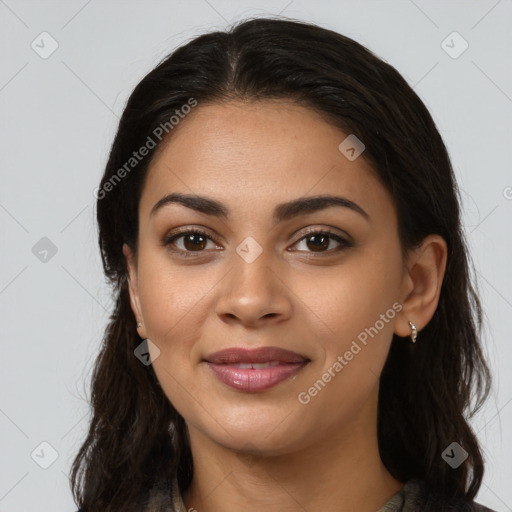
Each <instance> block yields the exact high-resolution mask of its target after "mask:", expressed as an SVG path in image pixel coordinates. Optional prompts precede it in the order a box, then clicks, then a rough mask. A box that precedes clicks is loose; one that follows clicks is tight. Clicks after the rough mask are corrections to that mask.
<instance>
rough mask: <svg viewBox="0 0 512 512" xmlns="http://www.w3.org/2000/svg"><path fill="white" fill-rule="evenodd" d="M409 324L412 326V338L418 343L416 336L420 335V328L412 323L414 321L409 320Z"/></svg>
mask: <svg viewBox="0 0 512 512" xmlns="http://www.w3.org/2000/svg"><path fill="white" fill-rule="evenodd" d="M409 325H410V326H411V331H412V332H411V334H410V336H411V340H412V342H413V343H416V338H417V337H418V329H416V326H415V325H414V324H413V323H412V322H409Z"/></svg>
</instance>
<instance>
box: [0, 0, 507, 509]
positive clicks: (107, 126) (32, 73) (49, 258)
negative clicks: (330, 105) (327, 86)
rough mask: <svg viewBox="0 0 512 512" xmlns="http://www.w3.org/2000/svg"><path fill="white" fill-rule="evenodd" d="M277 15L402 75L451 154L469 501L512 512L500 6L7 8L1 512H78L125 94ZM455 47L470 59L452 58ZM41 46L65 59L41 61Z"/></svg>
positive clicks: (323, 1) (108, 4) (223, 0)
mask: <svg viewBox="0 0 512 512" xmlns="http://www.w3.org/2000/svg"><path fill="white" fill-rule="evenodd" d="M279 13H282V14H283V15H285V16H288V17H291V18H298V19H302V20H306V21H312V22H316V23H318V24H320V25H322V26H324V27H326V28H330V29H334V30H337V31H339V32H341V33H343V34H345V35H348V36H350V37H352V38H354V39H356V40H357V41H359V42H361V43H362V44H364V45H366V46H367V47H368V48H370V49H371V50H373V51H374V52H375V53H376V54H377V55H379V56H380V57H382V58H383V59H385V60H386V61H388V62H389V63H391V64H392V65H393V66H395V67H396V68H397V69H398V70H399V71H400V72H401V73H402V74H403V75H404V77H405V78H406V79H407V80H408V82H409V83H410V84H411V85H412V86H413V87H414V89H415V90H416V92H417V93H418V94H419V96H420V97H421V98H422V99H423V101H424V102H425V103H426V105H427V107H428V108H429V109H430V111H431V112H432V114H433V117H434V119H435V121H436V123H437V125H438V127H439V129H440V131H441V134H442V136H443V137H444V140H445V142H446V144H447V146H448V149H449V152H450V155H451V158H452V162H453V165H454V168H455V170H456V173H457V177H458V180H459V184H460V187H461V189H462V195H463V200H464V229H465V232H466V235H467V237H468V241H469V244H470V247H471V250H472V256H473V260H474V264H475V268H476V271H477V277H478V280H479V288H480V292H481V294H482V299H483V303H484V308H485V312H486V317H485V321H486V326H485V339H484V342H485V347H486V353H487V355H488V357H489V361H490V364H491V367H492V370H493V374H494V377H495V392H494V394H493V396H492V397H491V399H490V400H489V401H488V403H487V405H486V407H485V409H483V410H482V411H481V413H480V414H479V415H478V416H477V417H475V418H474V419H473V420H472V424H473V426H474V428H475V431H476V432H478V437H479V439H480V441H481V442H482V445H483V447H484V449H485V453H486V459H487V473H486V475H485V481H484V484H483V485H482V488H481V491H480V493H479V495H478V501H480V502H481V503H483V504H486V505H487V506H489V507H492V508H494V509H495V510H497V511H510V510H512V488H511V486H510V482H511V481H512V470H511V463H510V459H511V455H512V439H511V435H510V433H511V432H512V405H511V403H510V402H511V400H512V385H511V383H512V377H511V372H510V366H511V363H512V348H511V347H512V345H511V343H510V341H511V338H510V326H511V322H510V317H511V315H512V291H511V290H512V273H511V272H510V257H511V248H512V247H511V231H512V230H511V222H510V217H511V214H512V173H511V163H512V162H511V160H512V158H511V151H510V147H511V138H510V137H511V125H512V122H511V121H512V117H511V114H512V72H511V71H512V66H511V63H512V59H511V53H512V52H511V50H512V30H511V27H512V23H511V22H512V1H511V0H499V1H496V0H492V1H487V0H486V1H473V2H469V1H465V2H456V1H452V2H438V1H435V2H434V1H429V2H427V1H420V0H415V1H414V2H413V1H412V0H401V1H398V0H395V1H386V2H384V1H373V2H370V1H334V0H332V1H328V0H315V1H309V2H308V1H305V0H292V1H290V0H282V1H274V2H271V1H255V0H246V1H238V2H234V1H232V2H229V1H227V0H208V1H207V0H187V1H181V0H176V1H167V2H164V1H151V2H149V1H144V2H143V1H139V2H135V1H122V2H121V1H112V0H111V1H104V0H103V1H101V0H89V1H87V0H72V1H70V0H68V1H59V2H57V1H53V2H49V1H47V2H41V1H38V2H36V1H34V2H28V1H21V0H0V34H1V35H0V38H1V45H0V52H1V56H2V65H1V67H0V109H1V117H0V118H1V130H2V132H1V143H2V150H1V152H0V159H1V162H0V172H1V177H2V180H1V188H0V226H1V233H2V245H1V251H0V258H1V260H0V263H1V264H0V314H1V326H2V336H1V343H2V357H1V359H0V365H1V373H0V448H1V455H0V461H1V467H0V512H14V511H17V512H18V511H24V512H33V511H34V512H35V511H38V512H40V511H42V510H52V511H74V510H76V508H75V507H74V504H73V501H72V499H71V494H70V489H69V484H68V480H67V474H68V472H69V467H70V464H71V461H72V458H73V456H74V455H75V453H76V451H77V449H78V447H79V443H80V442H81V441H82V440H83V438H84V435H85V429H86V427H87V423H88V418H89V408H88V404H87V401H86V399H87V397H88V386H89V382H90V372H91V370H92V366H93V362H94V358H95V356H96V354H97V352H98V350H99V347H100V340H101V336H102V333H103V329H104V327H105V325H106V322H107V319H108V314H109V310H110V307H111V300H110V296H109V290H108V289H107V287H106V285H105V282H104V279H103V274H102V269H101V265H100V259H99V251H98V248H97V242H96V237H97V232H96V226H95V224H94V213H95V210H94V201H95V198H94V196H93V191H94V189H95V188H96V187H97V185H98V182H99V179H100V176H101V175H102V172H103V167H104V165H105V162H106V158H107V154H108V150H109V147H110V144H111V142H112V139H113V136H114V133H115V129H116V125H117V122H118V118H119V116H120V114H121V112H122V109H123V106H124V104H125V102H126V100H127V97H128V95H129V93H130V92H131V91H132V89H133V88H134V86H135V85H136V84H137V83H138V81H139V80H140V79H141V78H142V77H143V76H144V74H145V73H147V72H148V71H149V70H150V69H151V68H152V67H153V66H154V65H155V64H156V63H157V62H158V61H159V60H160V59H161V58H162V57H163V56H164V55H166V54H167V53H169V52H170V51H171V50H172V49H174V48H175V47H176V46H177V45H179V44H181V43H182V42H184V41H187V40H189V39H190V38H192V37H194V36H196V35H198V34H200V33H202V32H204V31H207V30H210V29H215V28H225V27H226V26H227V25H228V24H229V23H231V22H233V21H236V20H238V19H240V18H244V17H246V16H249V15H257V16H263V15H269V14H279ZM44 31H46V32H48V33H49V34H50V36H41V35H40V34H41V33H42V32H44ZM453 31H457V32H458V33H459V34H460V35H461V36H462V38H463V39H464V40H465V41H467V43H468V45H469V46H468V48H467V49H466V50H465V51H464V52H463V53H461V54H460V55H458V54H459V53H460V52H461V50H463V48H464V41H463V40H462V39H460V38H458V36H453V35H451V34H452V32H453ZM447 38H448V39H447ZM52 39H53V40H55V41H56V44H58V48H57V49H56V51H55V52H54V53H53V54H51V55H49V56H47V55H45V56H46V57H47V58H42V56H41V53H43V54H44V52H48V51H49V50H51V44H52ZM445 40H446V42H445V43H443V41H445ZM53 44H55V43H53ZM31 45H34V46H35V48H36V49H37V52H36V50H35V49H33V48H32V46H31ZM38 52H39V53H38ZM447 52H448V53H447ZM449 53H451V55H450V54H449ZM455 57H456V58H455ZM43 237H46V238H47V239H48V240H47V239H44V240H42V241H41V239H42V238H43ZM34 247H35V248H34ZM55 250H57V252H56V253H55V254H53V252H55ZM45 251H47V252H45ZM52 251H53V252H52ZM41 443H49V445H47V444H44V445H41ZM55 457H57V458H56V459H55ZM53 459H55V460H53ZM41 465H43V466H45V465H47V466H49V467H47V469H43V468H42V467H41Z"/></svg>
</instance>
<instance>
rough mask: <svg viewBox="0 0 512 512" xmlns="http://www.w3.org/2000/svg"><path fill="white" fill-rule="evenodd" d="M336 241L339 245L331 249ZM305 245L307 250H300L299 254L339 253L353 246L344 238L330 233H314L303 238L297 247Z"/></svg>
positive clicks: (297, 243)
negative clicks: (330, 246)
mask: <svg viewBox="0 0 512 512" xmlns="http://www.w3.org/2000/svg"><path fill="white" fill-rule="evenodd" d="M332 241H334V242H336V243H337V244H338V246H337V247H334V248H331V249H328V248H329V245H330V244H331V242H332ZM300 244H303V246H305V250H303V249H300V250H299V252H313V253H331V252H337V251H339V250H341V249H343V248H345V247H352V244H351V243H350V242H349V241H348V240H345V239H344V238H342V237H340V236H339V235H336V234H335V233H331V232H330V231H313V232H311V233H308V234H307V235H306V236H304V237H302V238H301V239H300V240H299V241H298V242H296V245H300Z"/></svg>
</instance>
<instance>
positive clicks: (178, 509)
mask: <svg viewBox="0 0 512 512" xmlns="http://www.w3.org/2000/svg"><path fill="white" fill-rule="evenodd" d="M171 495H172V498H171ZM144 512H188V511H187V509H186V507H185V504H184V503H183V500H182V497H181V495H180V492H179V488H178V484H177V481H174V482H173V486H172V489H171V488H170V486H165V485H164V486H156V487H154V488H153V489H152V490H151V493H150V497H149V501H148V503H147V506H146V508H144ZM191 512H193V509H192V510H191ZM376 512H495V511H493V510H491V509H489V508H486V507H484V506H482V505H479V504H478V503H474V502H471V503H467V502H466V503H462V502H456V503H448V502H447V501H446V500H445V499H444V498H443V497H442V496H440V495H439V494H437V493H434V492H430V491H428V490H427V486H426V485H425V483H424V482H423V481H421V480H417V479H411V480H408V481H407V482H405V483H404V485H403V487H402V488H401V489H400V490H399V491H398V492H397V493H396V494H394V495H393V496H392V497H391V498H390V499H389V501H388V502H387V503H386V504H385V505H383V506H382V507H381V508H380V509H379V510H377V511H376Z"/></svg>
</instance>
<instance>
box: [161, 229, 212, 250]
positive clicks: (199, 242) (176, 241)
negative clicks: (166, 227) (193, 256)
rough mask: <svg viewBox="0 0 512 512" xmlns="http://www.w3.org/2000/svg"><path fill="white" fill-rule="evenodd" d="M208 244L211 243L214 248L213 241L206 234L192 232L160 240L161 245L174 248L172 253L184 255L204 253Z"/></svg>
mask: <svg viewBox="0 0 512 512" xmlns="http://www.w3.org/2000/svg"><path fill="white" fill-rule="evenodd" d="M208 242H211V243H212V244H213V245H214V246H216V244H215V243H214V240H213V239H212V238H211V237H210V236H208V235H207V234H206V233H203V232H202V231H194V230H192V231H184V232H181V233H177V234H175V235H171V236H167V237H165V238H164V239H163V240H162V245H164V246H167V245H169V246H174V247H175V249H173V250H174V251H176V252H182V253H185V254H186V253H194V252H196V253H201V252H204V249H205V248H206V246H207V244H208Z"/></svg>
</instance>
